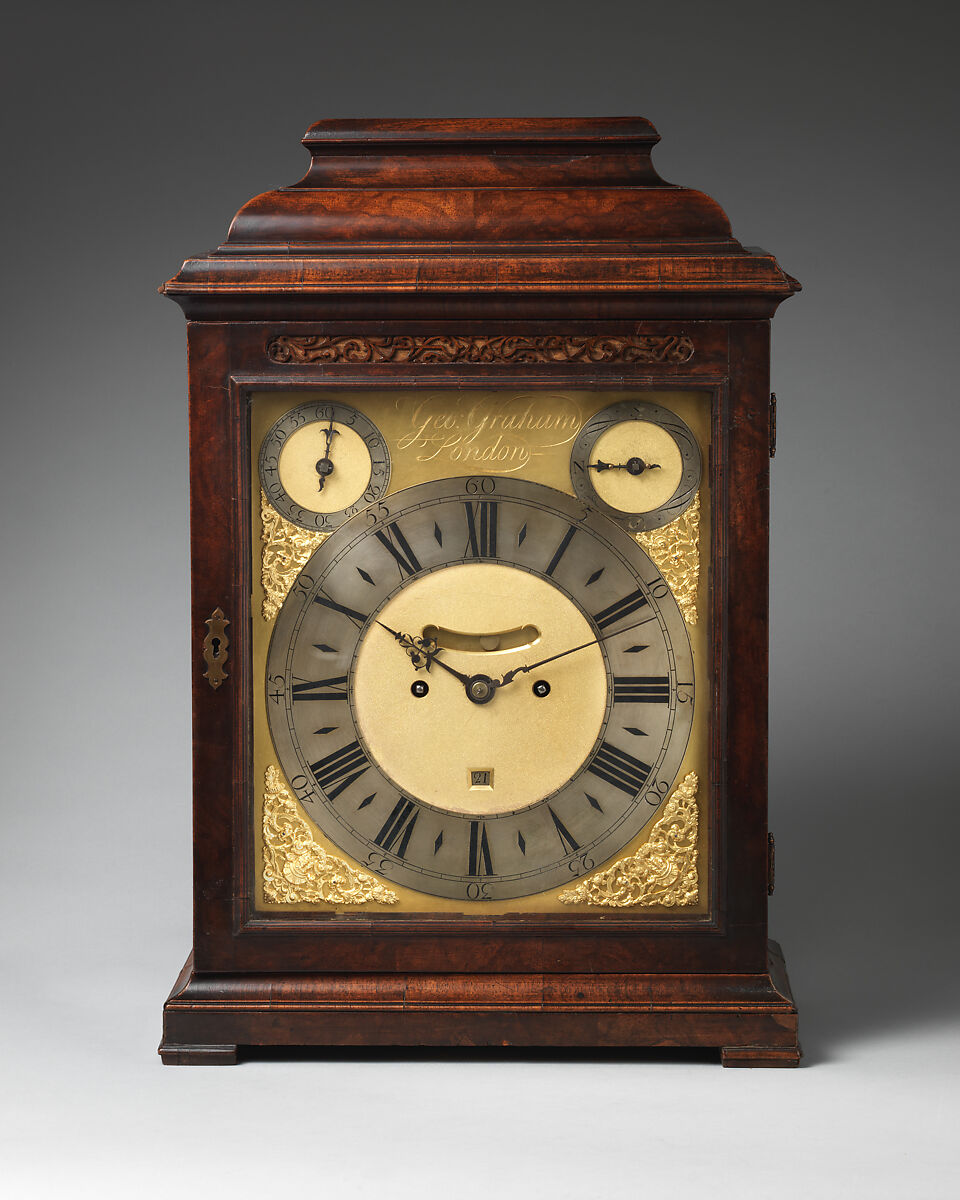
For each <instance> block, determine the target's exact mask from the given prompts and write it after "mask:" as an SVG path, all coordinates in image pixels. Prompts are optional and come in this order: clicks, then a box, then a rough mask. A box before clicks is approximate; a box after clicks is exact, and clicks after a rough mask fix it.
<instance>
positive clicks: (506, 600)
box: [352, 563, 608, 813]
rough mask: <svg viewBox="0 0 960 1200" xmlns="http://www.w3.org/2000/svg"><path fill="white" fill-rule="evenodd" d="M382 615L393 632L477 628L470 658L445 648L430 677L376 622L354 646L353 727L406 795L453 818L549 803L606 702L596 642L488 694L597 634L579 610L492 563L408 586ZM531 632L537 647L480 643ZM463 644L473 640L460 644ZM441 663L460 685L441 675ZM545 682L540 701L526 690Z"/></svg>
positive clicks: (579, 759) (535, 581)
mask: <svg viewBox="0 0 960 1200" xmlns="http://www.w3.org/2000/svg"><path fill="white" fill-rule="evenodd" d="M378 616H379V619H380V620H381V621H382V622H383V624H384V625H387V626H390V627H391V628H392V629H394V630H396V631H404V632H409V631H417V632H419V631H420V630H423V629H424V628H425V626H434V627H441V628H444V629H455V630H458V631H462V632H463V634H464V635H470V634H471V631H475V633H474V634H473V636H475V637H476V639H477V640H476V642H475V643H473V644H474V645H476V646H477V649H475V650H471V649H462V650H461V649H453V648H445V649H441V650H440V651H439V653H438V657H437V661H434V662H432V664H431V666H430V669H429V672H428V671H427V670H425V669H424V668H421V669H420V670H415V668H414V665H413V663H412V662H411V659H410V657H409V655H408V654H407V653H406V652H405V650H404V649H403V648H402V646H400V645H398V644H397V641H396V640H395V639H394V637H393V636H392V635H391V634H390V633H389V632H387V630H386V629H385V628H384V627H383V625H379V624H373V625H372V626H371V627H370V629H369V630H368V632H367V634H366V636H365V637H364V638H363V640H362V641H361V643H360V645H359V647H358V650H357V654H356V658H355V660H354V668H353V682H352V694H353V703H354V709H355V714H356V721H357V728H358V731H359V732H360V734H361V736H362V738H363V740H364V742H365V743H366V746H367V749H368V750H369V752H370V754H371V755H372V757H373V758H374V759H375V760H376V762H377V763H378V765H379V766H380V769H381V770H382V771H383V772H384V773H385V774H386V775H388V776H389V777H390V778H391V779H392V780H393V782H394V783H395V784H396V786H397V787H398V788H399V789H401V790H402V791H403V792H406V793H407V794H409V795H413V796H417V797H418V798H419V799H421V800H424V801H426V802H427V803H429V804H433V805H436V807H438V808H442V809H447V810H449V811H451V812H462V813H498V812H509V811H512V810H514V809H520V808H525V807H527V806H528V805H531V804H536V803H537V802H538V801H539V800H542V799H543V798H544V797H545V796H549V795H551V794H552V793H553V792H555V791H556V790H557V789H558V788H561V787H563V785H564V784H565V783H567V781H568V780H569V779H570V778H571V776H572V775H574V773H575V772H576V771H577V770H578V769H579V768H580V767H581V766H582V765H583V763H584V761H585V760H586V759H587V757H588V755H589V754H590V752H591V751H592V750H593V748H594V745H595V743H596V740H597V737H598V736H599V733H600V729H601V725H602V723H603V719H604V715H605V712H606V706H607V690H608V689H607V676H606V669H605V665H604V658H603V654H602V652H601V650H600V647H599V646H596V645H593V646H589V647H588V648H586V649H584V650H582V651H580V652H579V653H577V654H576V655H569V656H567V657H566V658H561V659H558V661H557V662H555V663H550V664H549V665H548V666H545V667H543V668H542V669H541V670H539V671H537V672H536V673H535V674H534V675H528V674H520V675H518V676H517V677H516V678H515V679H514V680H513V681H512V682H510V683H509V684H507V685H506V686H504V687H497V686H496V684H497V681H498V680H499V679H501V678H502V677H503V676H504V675H505V674H506V673H507V672H508V671H510V670H512V669H514V668H517V667H521V666H523V665H525V664H526V663H528V662H533V661H534V660H540V659H543V658H547V657H549V656H550V655H552V654H559V653H561V652H562V651H564V650H567V649H569V648H571V647H573V646H577V645H580V644H582V643H584V642H589V641H590V640H591V639H592V638H594V637H595V636H596V635H595V633H594V631H593V630H592V627H591V626H590V624H589V623H588V621H587V619H586V618H585V617H584V615H583V613H582V612H581V611H580V609H579V608H577V606H576V605H575V604H574V603H573V602H572V601H571V600H569V599H568V598H567V597H566V596H565V595H564V594H563V593H562V592H561V591H560V590H559V589H558V588H556V587H554V586H553V585H552V584H550V583H549V582H547V580H545V579H542V578H540V577H539V576H536V575H533V574H531V573H530V572H528V571H522V570H519V569H517V568H516V567H508V566H503V565H500V564H496V563H464V564H458V565H455V566H450V567H446V568H444V569H442V570H439V571H435V572H432V573H431V574H428V575H423V576H421V577H419V578H418V579H415V580H413V581H412V582H411V583H409V584H408V585H407V586H406V587H404V588H403V589H402V590H401V591H400V592H399V593H398V594H397V595H396V596H394V597H393V598H392V599H391V600H390V601H388V603H387V604H386V605H384V607H383V609H382V610H381V612H380V613H379V614H378ZM534 624H535V626H536V629H537V630H539V633H540V638H539V641H538V642H537V644H536V646H535V647H530V646H529V645H520V646H518V647H516V648H514V649H510V650H507V651H500V652H496V653H493V654H491V653H490V652H486V651H484V650H482V649H480V647H479V643H480V636H481V634H483V633H485V632H486V631H489V630H504V629H506V630H510V629H516V630H520V629H526V628H529V627H530V626H531V625H534ZM463 642H464V643H465V644H467V645H470V644H471V640H470V638H469V637H468V636H464V638H463ZM441 661H442V662H443V663H444V664H445V665H446V666H447V667H449V668H451V669H452V670H453V671H455V672H458V673H459V674H460V675H462V676H464V677H465V678H466V679H467V680H468V682H467V683H464V682H463V681H462V680H460V679H458V678H457V677H456V675H455V674H452V673H451V671H448V670H445V669H442V668H441V666H440V662H441ZM491 661H494V662H496V667H495V668H494V667H493V666H491ZM541 676H542V677H543V678H544V679H548V680H549V683H550V687H549V689H547V692H546V694H543V689H542V688H541V689H540V690H539V691H535V690H534V689H535V684H536V682H537V681H539V680H540V679H541ZM415 680H416V681H423V682H426V683H428V685H429V686H428V689H427V692H426V694H424V695H419V696H418V695H416V694H414V693H413V692H412V691H411V684H412V683H413V682H414V681H415ZM468 693H469V694H468ZM478 762H480V763H484V764H487V769H488V770H491V771H493V772H495V774H494V776H493V777H494V778H495V784H494V785H493V786H492V787H490V789H489V790H484V791H478V790H477V789H476V787H473V788H472V789H471V783H470V780H471V772H472V771H473V770H475V769H476V764H477V763H478Z"/></svg>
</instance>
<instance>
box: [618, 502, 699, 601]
mask: <svg viewBox="0 0 960 1200" xmlns="http://www.w3.org/2000/svg"><path fill="white" fill-rule="evenodd" d="M633 536H634V537H635V538H636V540H637V541H638V542H639V544H640V547H641V549H642V550H643V551H644V553H646V554H649V556H650V557H651V558H652V559H653V561H654V562H655V563H656V565H657V566H658V567H659V568H660V574H661V575H662V576H663V578H664V579H665V580H666V582H667V587H668V588H669V589H670V591H671V592H673V595H674V599H675V600H676V602H677V604H678V605H679V606H680V611H681V612H682V613H683V619H684V620H685V621H686V623H687V624H688V625H696V623H697V588H698V587H699V585H700V493H699V492H697V494H696V496H694V498H693V503H692V504H691V505H690V507H689V508H688V509H687V510H686V512H683V513H681V514H680V516H679V517H677V519H676V520H675V521H671V522H670V524H669V525H663V526H661V528H660V529H648V530H646V531H645V532H643V533H635V534H634V535H633Z"/></svg>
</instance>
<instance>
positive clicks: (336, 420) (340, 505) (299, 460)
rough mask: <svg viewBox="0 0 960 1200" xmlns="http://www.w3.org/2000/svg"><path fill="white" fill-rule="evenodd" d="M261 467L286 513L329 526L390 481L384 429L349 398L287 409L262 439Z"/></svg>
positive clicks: (310, 524) (309, 525)
mask: <svg viewBox="0 0 960 1200" xmlns="http://www.w3.org/2000/svg"><path fill="white" fill-rule="evenodd" d="M259 467H260V483H261V485H262V487H263V490H264V492H265V494H266V496H267V499H268V500H269V501H270V503H271V504H272V505H273V507H274V508H275V509H276V510H277V512H279V513H280V515H281V516H282V517H286V519H287V520H288V521H292V522H293V523H294V524H295V525H299V526H301V527H302V528H304V529H318V530H322V531H325V532H332V531H333V530H334V529H336V528H337V526H339V525H341V524H342V523H343V522H344V521H345V520H347V518H349V517H351V516H354V515H355V514H356V513H358V512H359V511H360V510H361V509H363V508H365V507H366V506H367V505H369V504H372V503H374V501H376V500H379V499H380V498H381V497H382V496H383V495H384V494H385V493H386V490H387V485H388V483H389V482H390V456H389V454H388V452H387V447H386V443H385V441H384V439H383V435H382V434H381V433H380V431H379V429H377V427H376V426H375V425H374V424H373V422H372V421H370V420H369V419H368V418H367V417H365V416H364V415H363V413H361V412H358V411H357V409H355V408H351V407H350V406H349V405H346V404H329V403H308V404H301V405H300V406H299V407H298V408H294V409H292V410H291V411H290V412H288V413H285V414H284V415H283V416H282V417H281V418H280V419H279V420H278V421H276V422H275V423H274V424H273V426H271V428H270V430H269V432H268V433H267V435H266V437H265V438H264V439H263V444H262V445H261V447H260V460H259Z"/></svg>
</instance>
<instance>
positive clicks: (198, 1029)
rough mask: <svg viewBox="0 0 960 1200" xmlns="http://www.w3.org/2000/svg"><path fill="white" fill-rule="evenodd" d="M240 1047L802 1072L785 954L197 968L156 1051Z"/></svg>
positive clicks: (170, 1053) (200, 1058)
mask: <svg viewBox="0 0 960 1200" xmlns="http://www.w3.org/2000/svg"><path fill="white" fill-rule="evenodd" d="M243 1046H531V1047H532V1046H538V1047H544V1046H556V1047H563V1046H571V1047H573V1046H581V1047H593V1046H599V1047H631V1046H662V1047H672V1046H699V1047H716V1048H717V1049H719V1050H720V1051H721V1062H722V1063H723V1065H724V1066H731V1067H733V1066H736V1067H795V1066H796V1065H797V1064H798V1062H799V1061H800V1046H799V1043H798V1041H797V1009H796V1005H795V1004H794V1001H793V996H792V994H791V992H790V984H789V982H788V980H787V973H786V968H785V966H784V962H783V955H782V953H781V951H780V947H779V946H778V945H777V944H776V942H770V943H769V954H768V970H767V973H766V974H761V975H699V974H698V975H658V974H649V975H421V974H409V975H403V974H395V975H296V974H289V975H197V974H195V973H194V970H193V957H192V955H191V957H190V958H189V959H187V962H186V964H185V966H184V968H183V970H182V971H181V973H180V977H179V978H178V980H177V982H176V984H175V985H174V988H173V991H172V992H171V993H170V996H169V997H168V999H167V1002H166V1003H165V1004H164V1006H163V1041H162V1042H161V1043H160V1051H159V1052H160V1057H161V1059H162V1060H163V1062H164V1063H167V1064H170V1065H192V1064H193V1065H199V1064H206V1063H210V1064H219V1063H234V1062H236V1061H237V1057H238V1049H239V1048H240V1047H243Z"/></svg>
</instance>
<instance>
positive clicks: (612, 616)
mask: <svg viewBox="0 0 960 1200" xmlns="http://www.w3.org/2000/svg"><path fill="white" fill-rule="evenodd" d="M646 603H647V598H646V596H645V595H644V594H643V592H641V591H640V589H639V588H637V590H636V591H635V592H631V593H630V594H629V595H628V596H624V597H623V599H622V600H617V601H616V603H615V604H611V605H610V606H609V607H608V608H605V609H604V610H603V612H598V613H597V614H596V615H595V616H594V618H593V619H594V620H595V621H596V623H597V625H598V626H599V627H600V628H601V629H606V628H607V626H608V625H613V624H614V622H616V621H619V620H620V619H621V617H629V616H630V614H631V613H635V612H636V611H637V609H639V608H643V606H644V605H645V604H646Z"/></svg>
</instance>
